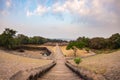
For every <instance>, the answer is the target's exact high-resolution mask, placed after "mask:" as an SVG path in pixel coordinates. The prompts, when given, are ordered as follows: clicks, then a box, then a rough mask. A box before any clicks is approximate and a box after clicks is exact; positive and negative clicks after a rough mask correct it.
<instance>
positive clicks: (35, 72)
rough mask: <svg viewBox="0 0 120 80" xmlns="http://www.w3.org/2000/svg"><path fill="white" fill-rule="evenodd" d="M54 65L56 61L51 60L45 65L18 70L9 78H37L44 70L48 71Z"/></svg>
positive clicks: (32, 79)
mask: <svg viewBox="0 0 120 80" xmlns="http://www.w3.org/2000/svg"><path fill="white" fill-rule="evenodd" d="M55 65H56V63H55V62H54V61H53V62H52V63H50V64H48V65H45V66H41V67H37V68H33V69H30V70H24V71H19V72H17V73H16V74H14V75H13V76H12V77H11V78H10V80H37V78H39V77H40V76H42V75H43V74H44V73H45V72H47V71H49V70H50V69H51V68H52V67H54V66H55Z"/></svg>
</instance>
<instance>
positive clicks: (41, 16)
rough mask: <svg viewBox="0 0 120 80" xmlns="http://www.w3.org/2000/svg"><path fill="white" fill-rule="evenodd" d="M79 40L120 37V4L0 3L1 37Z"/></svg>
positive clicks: (93, 0) (101, 0) (82, 0)
mask: <svg viewBox="0 0 120 80" xmlns="http://www.w3.org/2000/svg"><path fill="white" fill-rule="evenodd" d="M4 28H12V29H15V30H17V31H18V33H19V34H25V35H27V36H44V37H48V38H64V39H76V38H77V37H79V36H86V37H96V36H98V37H109V36H110V35H111V34H113V33H120V1H119V0H0V33H1V32H2V31H3V30H4Z"/></svg>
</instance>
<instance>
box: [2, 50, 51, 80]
mask: <svg viewBox="0 0 120 80" xmlns="http://www.w3.org/2000/svg"><path fill="white" fill-rule="evenodd" d="M51 62H52V60H40V59H32V58H27V57H22V56H18V55H13V54H9V53H7V52H6V51H3V50H0V80H8V79H9V78H10V77H11V76H12V75H14V74H15V73H17V72H18V71H20V70H26V69H28V70H29V69H32V68H37V67H40V66H44V65H47V64H49V63H51Z"/></svg>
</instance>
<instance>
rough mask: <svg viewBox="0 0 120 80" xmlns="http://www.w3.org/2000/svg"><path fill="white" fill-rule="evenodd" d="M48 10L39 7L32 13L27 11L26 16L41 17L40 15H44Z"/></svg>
mask: <svg viewBox="0 0 120 80" xmlns="http://www.w3.org/2000/svg"><path fill="white" fill-rule="evenodd" d="M48 10H49V8H46V7H44V6H42V5H39V6H38V7H37V8H36V9H35V10H34V11H31V12H30V11H29V10H27V13H26V15H27V16H32V15H42V14H44V13H46V12H47V11H48Z"/></svg>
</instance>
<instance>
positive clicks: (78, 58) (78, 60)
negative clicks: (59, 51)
mask: <svg viewBox="0 0 120 80" xmlns="http://www.w3.org/2000/svg"><path fill="white" fill-rule="evenodd" d="M81 61H82V59H81V58H80V57H76V58H74V62H75V63H76V64H77V65H79V63H80V62H81Z"/></svg>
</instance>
